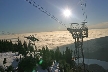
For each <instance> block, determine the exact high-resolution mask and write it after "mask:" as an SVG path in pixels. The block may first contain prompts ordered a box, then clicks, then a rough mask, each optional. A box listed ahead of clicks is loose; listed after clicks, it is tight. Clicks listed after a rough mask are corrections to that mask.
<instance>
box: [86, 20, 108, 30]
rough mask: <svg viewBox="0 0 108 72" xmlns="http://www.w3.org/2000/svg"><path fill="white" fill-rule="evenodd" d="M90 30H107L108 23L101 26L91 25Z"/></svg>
mask: <svg viewBox="0 0 108 72" xmlns="http://www.w3.org/2000/svg"><path fill="white" fill-rule="evenodd" d="M88 28H89V29H105V28H108V22H104V23H101V24H95V25H89V26H88Z"/></svg>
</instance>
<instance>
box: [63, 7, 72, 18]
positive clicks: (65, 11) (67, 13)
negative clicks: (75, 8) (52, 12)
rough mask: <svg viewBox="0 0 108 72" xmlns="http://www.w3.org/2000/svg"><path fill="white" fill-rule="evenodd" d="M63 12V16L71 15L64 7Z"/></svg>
mask: <svg viewBox="0 0 108 72" xmlns="http://www.w3.org/2000/svg"><path fill="white" fill-rule="evenodd" d="M63 14H64V16H65V17H69V16H71V10H69V9H65V10H64V12H63Z"/></svg>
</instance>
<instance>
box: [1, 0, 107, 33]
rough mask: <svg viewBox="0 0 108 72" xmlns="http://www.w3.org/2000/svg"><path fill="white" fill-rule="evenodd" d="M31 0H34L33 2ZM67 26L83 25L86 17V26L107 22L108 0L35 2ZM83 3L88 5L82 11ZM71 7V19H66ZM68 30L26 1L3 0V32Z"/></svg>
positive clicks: (49, 0)
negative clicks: (72, 24)
mask: <svg viewBox="0 0 108 72" xmlns="http://www.w3.org/2000/svg"><path fill="white" fill-rule="evenodd" d="M30 1H31V0H30ZM33 1H35V2H36V4H38V5H39V6H41V7H43V8H44V10H46V11H47V12H48V13H50V14H51V15H54V16H55V17H56V18H57V19H58V20H59V21H62V22H63V24H65V25H66V26H67V27H69V26H70V23H73V22H75V23H79V24H80V23H81V22H83V20H84V19H85V16H83V13H84V12H85V14H86V15H87V20H86V21H87V22H88V23H87V25H95V24H101V23H104V22H105V23H107V22H108V4H107V3H108V0H33ZM81 3H86V7H85V10H82V6H81ZM66 8H68V9H70V10H71V14H72V15H71V16H70V17H65V16H64V15H63V11H64V10H65V9H66ZM57 30H66V27H65V26H63V25H61V24H60V23H58V22H57V21H55V20H54V19H52V18H51V17H50V16H48V15H46V14H45V13H44V12H41V11H40V10H39V9H38V8H36V7H34V6H33V5H32V4H30V3H29V2H28V1H26V0H0V32H1V31H4V32H10V33H27V32H44V31H57Z"/></svg>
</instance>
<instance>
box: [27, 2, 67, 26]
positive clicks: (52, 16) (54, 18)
mask: <svg viewBox="0 0 108 72" xmlns="http://www.w3.org/2000/svg"><path fill="white" fill-rule="evenodd" d="M26 1H27V2H28V3H29V4H31V5H33V6H34V7H35V8H37V9H39V10H40V11H41V12H43V13H45V14H46V15H47V16H49V17H51V18H52V19H53V20H55V21H56V22H58V23H59V24H61V25H63V26H64V27H66V24H64V23H63V22H62V21H59V20H58V18H56V17H55V16H54V15H52V14H51V13H50V12H48V11H47V10H45V9H44V8H43V7H42V6H40V5H39V4H37V3H36V2H35V1H34V0H26ZM66 28H67V27H66Z"/></svg>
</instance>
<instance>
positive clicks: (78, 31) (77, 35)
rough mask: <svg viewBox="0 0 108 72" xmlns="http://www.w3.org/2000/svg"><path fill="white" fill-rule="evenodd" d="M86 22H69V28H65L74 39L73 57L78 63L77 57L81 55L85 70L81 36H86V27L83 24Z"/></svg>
mask: <svg viewBox="0 0 108 72" xmlns="http://www.w3.org/2000/svg"><path fill="white" fill-rule="evenodd" d="M85 23H87V22H82V24H80V25H79V24H78V23H71V25H70V28H67V30H68V31H69V32H70V33H71V34H72V37H73V39H75V42H74V43H75V51H74V58H75V60H78V66H80V65H79V58H80V57H82V58H83V61H82V68H83V69H84V72H85V64H84V54H83V48H82V46H83V38H85V37H88V27H87V26H86V25H85Z"/></svg>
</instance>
